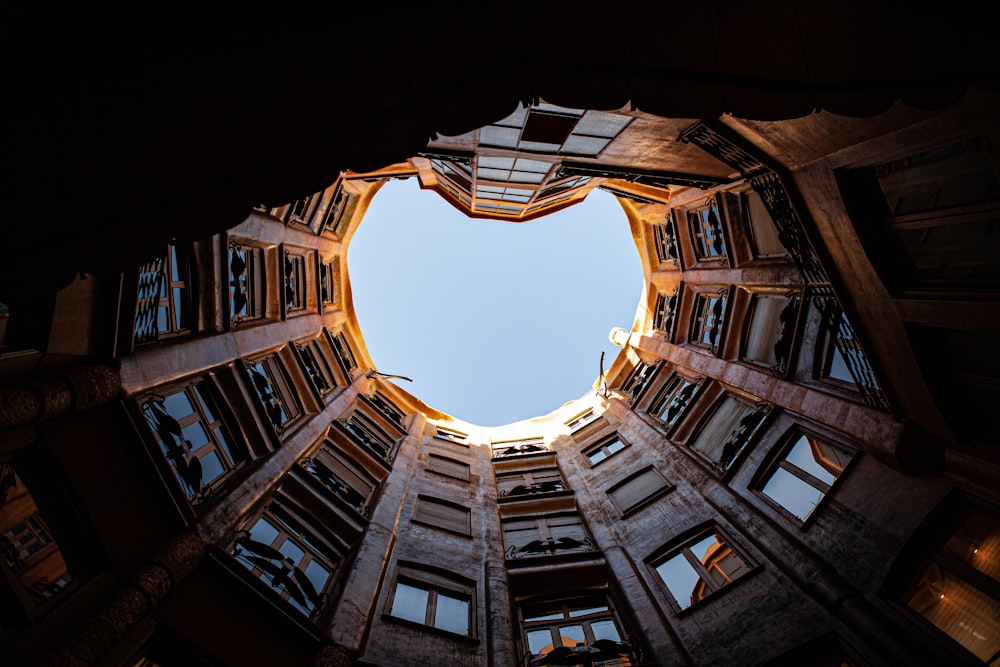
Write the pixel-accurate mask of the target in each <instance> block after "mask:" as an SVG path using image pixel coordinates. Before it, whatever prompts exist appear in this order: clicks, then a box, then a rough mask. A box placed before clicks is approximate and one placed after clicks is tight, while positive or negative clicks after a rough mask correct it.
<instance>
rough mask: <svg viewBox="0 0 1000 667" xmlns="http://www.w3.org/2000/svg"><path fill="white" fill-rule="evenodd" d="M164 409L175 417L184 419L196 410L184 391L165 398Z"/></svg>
mask: <svg viewBox="0 0 1000 667" xmlns="http://www.w3.org/2000/svg"><path fill="white" fill-rule="evenodd" d="M163 409H164V410H166V412H167V414H168V415H170V416H171V417H173V418H174V419H183V418H184V417H187V416H188V415H189V414H191V413H192V412H194V408H193V407H192V406H191V401H189V400H188V397H187V395H186V394H185V393H184V392H183V391H181V392H178V393H176V394H172V395H170V396H167V397H166V398H165V399H164V400H163Z"/></svg>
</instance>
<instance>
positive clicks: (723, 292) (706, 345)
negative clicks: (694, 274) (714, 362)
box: [687, 286, 732, 355]
mask: <svg viewBox="0 0 1000 667" xmlns="http://www.w3.org/2000/svg"><path fill="white" fill-rule="evenodd" d="M693 297H694V298H693V299H692V300H691V321H690V324H689V326H688V336H687V343H689V344H691V345H694V346H695V347H698V348H701V349H704V350H708V351H709V352H710V353H711V354H713V355H719V354H720V351H721V350H722V344H723V342H724V341H725V339H726V331H727V325H728V324H729V319H730V313H729V310H731V308H732V295H731V294H730V288H729V287H727V286H723V287H719V288H718V289H717V290H715V291H714V292H713V291H709V290H699V291H696V292H694V293H693ZM720 301H721V303H722V306H721V307H720V308H716V306H715V304H717V303H719V302H720ZM710 310H711V312H709V311H710ZM717 310H719V311H721V312H718V313H717V312H716V311H717ZM710 318H711V321H712V325H711V327H709V326H708V323H709V320H710ZM716 326H717V327H718V332H717V333H716V336H715V340H714V341H712V340H711V337H712V331H714V330H715V329H716ZM706 327H708V328H706ZM706 336H708V337H709V339H710V340H707V341H706V340H705V337H706Z"/></svg>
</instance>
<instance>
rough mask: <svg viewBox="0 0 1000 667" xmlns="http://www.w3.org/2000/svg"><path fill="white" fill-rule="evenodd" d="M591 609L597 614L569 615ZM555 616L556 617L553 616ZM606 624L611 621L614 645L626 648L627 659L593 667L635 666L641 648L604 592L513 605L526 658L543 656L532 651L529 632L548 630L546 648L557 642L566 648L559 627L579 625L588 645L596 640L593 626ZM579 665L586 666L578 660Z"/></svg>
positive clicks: (608, 595)
mask: <svg viewBox="0 0 1000 667" xmlns="http://www.w3.org/2000/svg"><path fill="white" fill-rule="evenodd" d="M601 607H603V609H601ZM595 609H596V610H597V611H591V613H584V614H579V613H578V614H575V615H574V613H573V612H574V611H582V612H586V611H589V610H595ZM528 612H533V613H532V615H531V616H528ZM556 614H559V615H560V616H559V617H556ZM606 621H611V623H612V625H613V626H614V629H615V632H616V634H617V635H618V638H619V642H618V643H619V644H620V645H622V646H623V647H628V649H629V651H628V652H627V657H626V658H624V659H622V658H620V657H618V658H611V659H610V660H608V661H601V662H599V663H595V664H607V663H608V662H610V664H612V665H615V664H620V665H626V666H627V665H633V664H638V654H640V653H641V647H640V646H638V645H636V643H635V640H634V639H633V637H632V634H631V633H630V632H628V628H627V627H626V626H625V623H624V621H623V619H622V618H621V615H620V614H619V613H618V611H617V609H616V608H615V605H614V604H613V601H612V599H611V595H610V594H609V593H608V591H597V592H594V593H592V594H584V595H572V596H566V597H550V598H542V599H537V598H536V599H529V600H524V601H522V602H520V603H519V604H518V605H517V622H518V631H519V632H518V635H519V641H520V643H521V645H522V648H523V652H524V655H525V657H526V658H527V657H528V656H536V655H545V654H536V653H534V652H532V650H531V640H530V637H529V633H532V632H535V633H541V632H543V631H545V630H548V632H549V639H550V640H551V643H550V644H548V645H549V646H552V647H553V650H554V649H555V648H556V642H557V640H559V642H558V643H559V646H565V645H566V643H565V641H563V640H564V639H567V638H564V637H562V635H561V634H559V630H560V628H561V627H566V626H567V625H569V624H573V625H579V626H580V627H581V630H582V632H583V636H584V639H585V640H586V641H585V642H584V643H585V644H586V645H588V646H589V645H591V644H593V643H594V642H596V641H597V639H596V634H595V632H594V629H593V624H594V623H595V622H606ZM570 639H571V638H570ZM571 640H572V639H571ZM608 641H613V640H608ZM579 664H587V663H585V662H583V661H582V660H581V662H580V663H579Z"/></svg>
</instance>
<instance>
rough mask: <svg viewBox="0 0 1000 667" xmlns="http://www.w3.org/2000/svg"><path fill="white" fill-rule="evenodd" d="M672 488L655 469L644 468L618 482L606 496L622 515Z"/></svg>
mask: <svg viewBox="0 0 1000 667" xmlns="http://www.w3.org/2000/svg"><path fill="white" fill-rule="evenodd" d="M671 488H672V487H671V486H670V484H669V483H668V482H667V480H666V479H664V478H663V475H662V474H661V473H660V471H659V470H657V469H656V468H652V467H650V468H646V469H645V470H641V471H639V472H638V473H636V474H634V475H632V476H631V477H629V478H628V479H626V480H624V481H622V482H619V483H618V484H616V485H614V486H613V487H611V488H610V489H608V495H609V496H611V500H612V501H613V502H614V503H615V506H616V507H618V509H619V510H621V512H622V513H623V514H626V513H628V512H630V511H632V510H634V509H638V508H639V507H641V506H642V505H645V504H646V503H648V502H649V501H651V500H653V499H654V498H656V497H657V496H659V495H660V494H662V493H664V492H665V491H668V490H669V489H671Z"/></svg>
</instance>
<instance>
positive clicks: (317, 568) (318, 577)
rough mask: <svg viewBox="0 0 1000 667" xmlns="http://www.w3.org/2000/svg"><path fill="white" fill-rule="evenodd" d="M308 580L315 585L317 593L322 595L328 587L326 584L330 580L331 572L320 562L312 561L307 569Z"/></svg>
mask: <svg viewBox="0 0 1000 667" xmlns="http://www.w3.org/2000/svg"><path fill="white" fill-rule="evenodd" d="M305 575H306V579H308V580H309V582H310V583H311V584H312V585H313V588H315V589H316V592H317V593H322V592H323V588H325V587H326V582H327V580H328V579H329V578H330V570H328V569H326V568H325V567H323V566H322V565H321V564H320V563H319V561H317V560H312V561H310V562H309V565H308V566H307V567H306V569H305Z"/></svg>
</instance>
